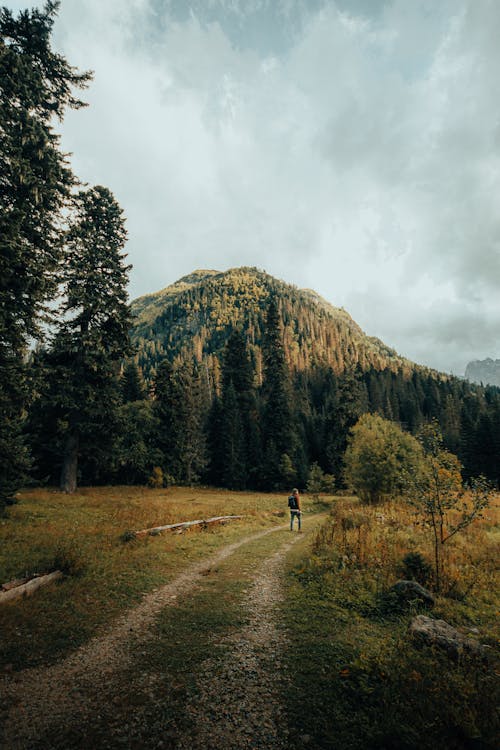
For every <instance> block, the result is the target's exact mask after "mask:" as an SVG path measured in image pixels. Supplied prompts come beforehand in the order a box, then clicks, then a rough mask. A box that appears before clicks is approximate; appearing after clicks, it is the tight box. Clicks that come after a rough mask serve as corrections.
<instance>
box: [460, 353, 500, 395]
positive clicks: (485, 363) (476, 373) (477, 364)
mask: <svg viewBox="0 0 500 750" xmlns="http://www.w3.org/2000/svg"><path fill="white" fill-rule="evenodd" d="M465 377H466V378H467V380H470V381H471V382H472V383H483V384H484V385H496V386H498V387H499V388H500V359H491V357H487V358H486V359H475V360H474V361H473V362H469V364H468V365H467V367H466V368H465Z"/></svg>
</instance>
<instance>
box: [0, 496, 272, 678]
mask: <svg viewBox="0 0 500 750" xmlns="http://www.w3.org/2000/svg"><path fill="white" fill-rule="evenodd" d="M285 508H286V497H285V498H284V497H283V495H273V494H258V493H250V492H248V493H246V492H238V493H234V492H230V491H224V490H209V489H200V488H196V489H192V488H185V487H180V488H171V489H170V488H169V489H158V490H156V489H149V488H137V487H108V488H82V489H80V490H78V492H76V493H75V494H73V495H65V494H62V493H60V492H58V491H55V490H50V489H43V490H40V489H33V490H27V491H24V492H22V493H20V496H19V503H18V504H17V505H15V506H13V507H12V508H11V509H10V510H9V518H8V519H7V518H3V519H0V582H1V583H5V582H7V581H10V580H12V579H15V578H18V577H22V576H25V575H31V574H34V573H44V572H48V571H51V570H55V569H61V570H63V572H65V573H66V574H67V575H66V577H65V578H64V579H63V581H62V582H61V583H59V584H54V585H52V586H50V587H48V588H47V589H42V590H40V591H38V592H37V593H36V595H35V596H33V597H30V598H28V599H26V600H21V601H17V602H12V603H10V604H5V605H3V606H2V607H1V608H0V631H1V633H2V638H1V640H0V669H5V668H7V669H13V670H18V669H23V668H25V667H28V666H34V665H35V664H42V663H50V662H52V661H54V660H56V659H58V658H60V657H61V656H63V655H64V654H66V653H67V652H68V651H71V650H72V649H74V648H76V647H77V646H79V645H81V644H82V643H84V642H85V641H87V640H88V639H89V638H90V637H91V636H92V635H94V634H95V633H96V632H97V631H98V630H99V628H102V627H104V626H105V625H106V624H107V623H109V622H110V621H112V620H113V618H114V617H116V616H117V615H118V614H119V613H120V612H121V611H123V610H124V609H127V608H129V607H131V606H133V605H134V604H135V603H137V602H139V601H140V599H141V597H142V596H143V595H144V594H145V593H147V592H149V591H151V590H153V589H154V588H156V587H158V586H160V585H162V584H164V583H166V582H168V581H169V580H171V579H172V578H173V577H175V575H176V574H177V573H178V572H179V571H180V570H182V569H183V568H184V567H185V566H186V565H187V564H188V563H190V562H192V561H195V560H197V559H200V558H201V557H204V556H206V555H208V554H210V553H211V552H212V551H215V550H217V549H219V548H220V547H221V546H224V545H225V544H228V543H230V542H231V541H234V540H235V539H236V538H238V537H241V536H244V535H245V534H246V533H248V534H250V533H251V532H252V531H255V530H258V529H262V528H265V527H266V526H273V525H279V524H282V523H283V522H284V520H285V519H284V516H285ZM218 515H243V516H244V518H243V519H241V520H238V521H233V522H231V523H229V524H227V525H224V526H217V527H214V528H211V527H208V528H207V529H206V530H204V531H199V530H196V529H193V530H191V531H188V532H185V533H182V534H173V533H165V534H162V535H161V536H160V537H153V536H146V537H144V538H141V539H137V540H136V541H133V540H132V541H129V542H125V541H123V539H124V538H126V537H127V532H130V531H137V530H140V529H145V528H151V527H154V526H158V525H164V524H169V523H176V522H178V521H188V520H196V519H203V518H209V517H212V516H218Z"/></svg>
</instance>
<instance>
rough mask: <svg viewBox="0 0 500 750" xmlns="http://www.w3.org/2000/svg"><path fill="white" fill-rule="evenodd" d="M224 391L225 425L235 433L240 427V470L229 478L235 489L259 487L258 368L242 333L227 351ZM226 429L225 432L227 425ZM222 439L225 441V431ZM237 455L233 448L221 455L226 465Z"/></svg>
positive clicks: (234, 335) (230, 341) (237, 333)
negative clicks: (255, 372)
mask: <svg viewBox="0 0 500 750" xmlns="http://www.w3.org/2000/svg"><path fill="white" fill-rule="evenodd" d="M222 389H223V394H222V408H223V414H224V423H225V424H227V427H228V428H230V429H231V430H233V429H234V427H235V425H236V424H237V425H238V429H239V435H238V437H237V442H238V449H237V453H238V457H239V468H238V470H237V472H236V473H235V471H236V467H233V468H232V469H230V470H229V469H228V471H229V475H230V476H231V477H233V479H232V480H231V482H232V484H231V486H235V487H236V486H239V487H240V488H245V487H249V486H255V483H256V482H257V477H258V474H259V471H260V467H261V455H262V454H261V445H260V430H259V423H258V409H257V400H256V391H255V387H254V368H253V364H252V360H251V358H250V354H249V351H248V344H247V340H246V337H245V335H244V333H243V332H242V331H240V330H237V331H233V333H232V334H231V335H230V337H229V339H228V341H227V344H226V347H225V350H224V357H223V366H222ZM230 390H232V391H234V404H233V396H232V395H229V391H230ZM222 429H223V430H224V429H225V426H224V425H223V427H222ZM221 437H222V439H223V440H225V435H224V432H223V433H222V436H221ZM234 439H236V436H234V438H232V441H233V442H234ZM234 455H235V454H234V448H233V447H232V448H231V450H230V452H225V453H224V454H223V455H222V456H221V459H222V463H223V464H224V463H225V462H226V461H229V456H234ZM231 460H232V459H231ZM236 475H237V476H236ZM235 482H236V483H237V484H235Z"/></svg>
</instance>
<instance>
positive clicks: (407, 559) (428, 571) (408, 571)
mask: <svg viewBox="0 0 500 750" xmlns="http://www.w3.org/2000/svg"><path fill="white" fill-rule="evenodd" d="M398 572H399V574H400V575H401V576H402V577H403V578H407V579H409V580H412V581H417V582H418V583H421V584H422V586H426V585H428V584H429V583H430V581H431V580H432V565H431V564H430V563H429V562H428V561H427V560H426V559H425V557H424V556H423V555H421V554H420V552H408V554H406V555H405V556H404V557H403V559H402V561H401V563H400V565H399V569H398Z"/></svg>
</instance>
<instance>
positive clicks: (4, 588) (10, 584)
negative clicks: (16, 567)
mask: <svg viewBox="0 0 500 750" xmlns="http://www.w3.org/2000/svg"><path fill="white" fill-rule="evenodd" d="M37 576H38V573H37V574H36V575H34V576H32V578H36V577H37ZM30 580H31V579H30V578H15V579H14V580H13V581H8V582H7V583H2V585H1V586H0V591H10V589H15V588H16V587H17V586H22V585H23V583H28V581H30Z"/></svg>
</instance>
